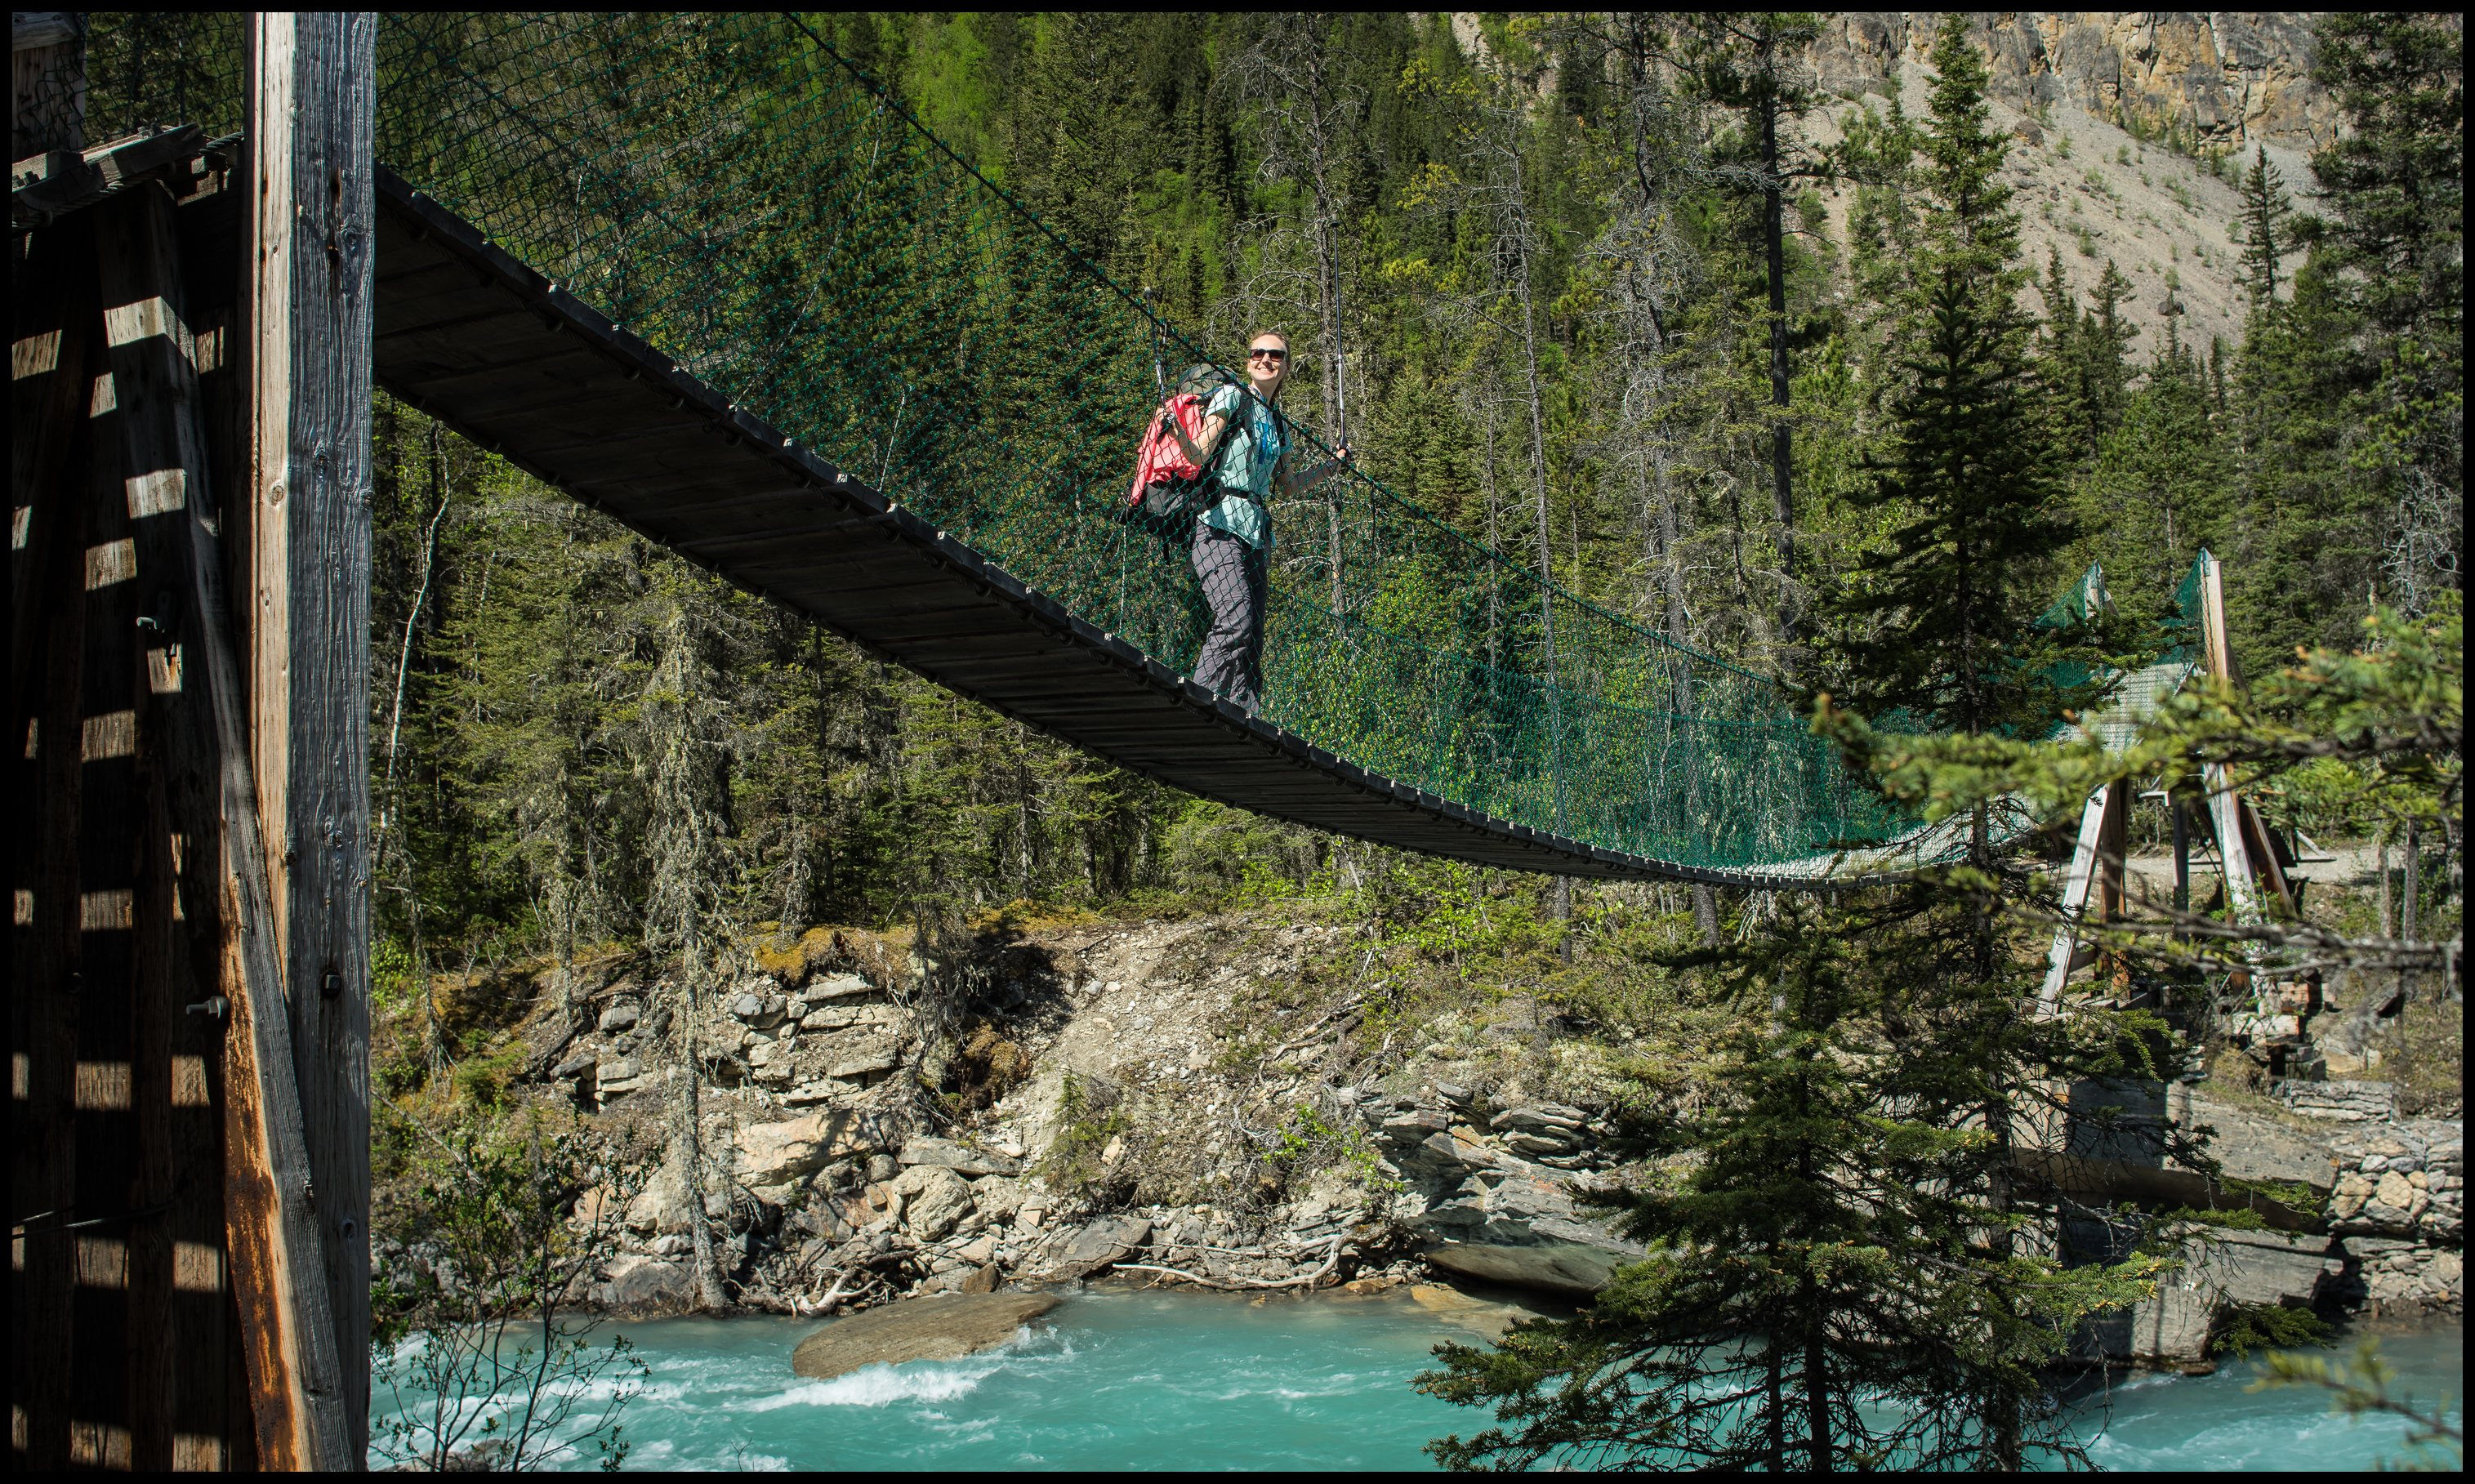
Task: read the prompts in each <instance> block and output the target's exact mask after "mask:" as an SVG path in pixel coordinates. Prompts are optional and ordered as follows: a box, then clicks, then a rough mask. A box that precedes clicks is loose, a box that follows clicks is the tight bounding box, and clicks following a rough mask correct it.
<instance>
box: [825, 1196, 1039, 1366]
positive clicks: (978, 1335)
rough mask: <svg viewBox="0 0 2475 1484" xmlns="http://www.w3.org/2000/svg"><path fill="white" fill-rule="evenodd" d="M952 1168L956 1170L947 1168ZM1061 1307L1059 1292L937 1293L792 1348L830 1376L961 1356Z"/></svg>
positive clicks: (834, 1327)
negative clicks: (1057, 1294)
mask: <svg viewBox="0 0 2475 1484" xmlns="http://www.w3.org/2000/svg"><path fill="white" fill-rule="evenodd" d="M947 1173H948V1174H950V1173H951V1172H947ZM1055 1307H1057V1296H1056V1295H1054V1294H1025V1293H986V1294H937V1295H934V1296H932V1297H929V1298H924V1299H906V1300H904V1301H903V1302H899V1303H889V1304H887V1305H886V1306H885V1307H883V1308H877V1309H868V1310H865V1311H863V1312H861V1313H858V1314H854V1315H852V1316H851V1317H850V1318H848V1319H838V1320H836V1321H834V1322H833V1323H832V1324H830V1325H827V1326H825V1327H823V1328H822V1329H820V1330H818V1331H817V1332H816V1333H814V1334H812V1335H810V1336H808V1337H807V1338H806V1339H804V1340H801V1341H800V1342H799V1348H798V1349H797V1350H793V1351H792V1352H791V1370H792V1372H793V1373H794V1374H796V1375H804V1376H809V1377H811V1378H814V1379H817V1380H828V1379H831V1378H832V1377H834V1376H837V1375H848V1374H849V1373H851V1372H853V1371H856V1370H858V1369H859V1368H860V1367H862V1366H878V1365H884V1366H898V1365H901V1364H903V1363H904V1362H905V1361H912V1360H960V1359H962V1358H963V1357H964V1356H966V1355H969V1354H974V1353H977V1352H978V1351H980V1350H988V1349H990V1348H991V1347H992V1346H998V1345H1003V1344H1004V1343H1005V1342H1006V1341H1008V1340H1010V1339H1013V1338H1014V1335H1015V1331H1017V1330H1018V1329H1020V1328H1021V1327H1022V1326H1024V1325H1025V1324H1028V1323H1029V1322H1030V1321H1032V1320H1034V1319H1037V1318H1039V1317H1040V1316H1041V1315H1042V1314H1045V1313H1047V1312H1048V1311H1049V1310H1050V1309H1053V1308H1055Z"/></svg>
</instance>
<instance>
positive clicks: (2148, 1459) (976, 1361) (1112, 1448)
mask: <svg viewBox="0 0 2475 1484" xmlns="http://www.w3.org/2000/svg"><path fill="white" fill-rule="evenodd" d="M816 1327H817V1326H816V1323H815V1322H814V1321H796V1320H776V1319H761V1318H758V1319H729V1320H716V1321H698V1320H666V1321H661V1322H657V1323H649V1324H636V1325H630V1326H625V1332H626V1333H627V1334H628V1336H629V1337H630V1338H631V1339H632V1340H633V1341H634V1342H635V1343H636V1345H637V1346H638V1347H639V1348H640V1352H641V1353H642V1354H643V1356H644V1357H645V1358H646V1360H647V1361H648V1362H649V1367H650V1370H649V1375H647V1376H646V1377H645V1379H644V1382H643V1391H642V1393H641V1394H640V1395H639V1396H638V1397H637V1398H636V1399H635V1400H634V1401H633V1403H632V1404H630V1405H629V1406H628V1408H627V1409H626V1413H625V1424H626V1434H627V1438H628V1440H629V1443H630V1446H631V1452H630V1455H629V1457H628V1459H627V1461H626V1464H627V1467H628V1468H629V1469H630V1470H635V1469H664V1470H667V1469H768V1470H772V1469H798V1470H811V1469H816V1470H823V1469H834V1470H879V1469H1006V1470H1025V1469H1030V1470H1093V1469H1098V1470H1126V1469H1145V1470H1156V1469H1283V1470H1292V1469H1313V1470H1360V1469H1416V1468H1424V1467H1431V1466H1432V1461H1431V1460H1429V1459H1428V1458H1427V1457H1426V1456H1425V1455H1424V1454H1423V1453H1422V1452H1421V1451H1420V1448H1421V1446H1422V1445H1424V1444H1425V1443H1426V1442H1427V1441H1428V1440H1429V1439H1431V1438H1434V1437H1436V1436H1439V1435H1441V1434H1443V1433H1447V1432H1452V1431H1456V1430H1458V1431H1463V1432H1467V1431H1472V1430H1475V1429H1476V1428H1477V1427H1479V1426H1483V1425H1484V1423H1485V1419H1484V1418H1483V1417H1482V1416H1480V1415H1478V1414H1475V1413H1472V1412H1469V1411H1465V1410H1462V1409H1460V1408H1456V1407H1452V1406H1448V1405H1446V1404H1444V1403H1442V1402H1439V1401H1436V1400H1434V1399H1432V1398H1429V1397H1426V1396H1423V1395H1421V1394H1420V1393H1418V1392H1415V1391H1412V1390H1411V1389H1410V1388H1409V1377H1410V1376H1411V1375H1415V1374H1416V1373H1418V1372H1419V1371H1421V1370H1423V1369H1426V1368H1427V1367H1428V1366H1430V1365H1431V1364H1432V1360H1431V1357H1430V1355H1429V1353H1428V1352H1429V1350H1430V1349H1431V1348H1432V1347H1433V1346H1434V1345H1435V1344H1436V1343H1438V1342H1439V1341H1444V1340H1460V1341H1467V1340H1469V1339H1471V1338H1472V1334H1471V1331H1469V1330H1467V1329H1463V1328H1459V1327H1457V1326H1455V1325H1454V1324H1452V1323H1451V1322H1450V1321H1449V1320H1448V1319H1447V1318H1444V1317H1439V1316H1438V1315H1437V1314H1436V1313H1434V1312H1433V1311H1430V1310H1428V1309H1425V1308H1422V1307H1420V1306H1419V1305H1417V1304H1415V1303H1413V1302H1409V1301H1408V1300H1407V1299H1404V1298H1401V1297H1399V1296H1396V1295H1385V1296H1382V1297H1378V1298H1369V1299H1356V1300H1353V1299H1348V1298H1336V1299H1317V1300H1312V1301H1305V1302H1299V1301H1293V1300H1275V1301H1270V1302H1262V1303H1253V1302H1247V1301H1245V1300H1243V1299H1223V1298H1219V1297H1213V1296H1197V1295H1191V1294H1180V1295H1167V1294H1124V1293H1116V1294H1110V1293H1100V1294H1090V1295H1083V1296H1078V1297H1076V1298H1073V1299H1070V1300H1068V1301H1067V1302H1066V1303H1065V1304H1064V1305H1063V1306H1061V1307H1059V1308H1058V1309H1057V1310H1055V1311H1054V1312H1052V1313H1050V1314H1049V1315H1048V1316H1046V1318H1044V1319H1042V1320H1041V1321H1038V1322H1036V1323H1035V1324H1034V1325H1033V1326H1030V1327H1029V1328H1028V1329H1026V1330H1025V1331H1024V1332H1023V1333H1021V1334H1020V1335H1018V1336H1017V1339H1016V1340H1015V1342H1014V1343H1013V1344H1011V1345H1008V1346H1005V1347H1002V1348H1000V1349H998V1350H991V1351H988V1352H986V1353H983V1354H980V1355H976V1356H973V1357H971V1358H969V1359H967V1360H959V1361H950V1362H935V1361H924V1362H915V1363H913V1364H910V1365H906V1366H901V1367H894V1368H889V1367H883V1366H876V1367H870V1368H869V1369H867V1370H863V1371H860V1372H857V1373H854V1374H852V1375H845V1376H843V1377H840V1378H838V1379H835V1380H830V1381H812V1380H802V1379H799V1378H797V1377H796V1376H794V1375H791V1369H790V1360H791V1350H792V1347H793V1346H794V1345H795V1344H796V1343H797V1341H798V1340H799V1338H800V1337H801V1336H803V1335H805V1334H808V1333H810V1332H811V1331H813V1330H814V1329H815V1328H816ZM2462 1341H2463V1328H2462V1327H2460V1326H2448V1327H2444V1328H2432V1329H2422V1330H2415V1331H2410V1332H2396V1333H2389V1334H2386V1335H2384V1337H2383V1353H2384V1354H2385V1356H2386V1357H2387V1358H2388V1359H2389V1362H2390V1363H2391V1364H2392V1365H2393V1366H2395V1367H2396V1368H2397V1370H2398V1371H2399V1373H2400V1375H2401V1377H2402V1383H2401V1384H2402V1389H2403V1390H2405V1391H2407V1392H2410V1393H2412V1394H2413V1395H2414V1396H2415V1397H2417V1398H2419V1399H2447V1400H2448V1401H2449V1402H2450V1403H2451V1404H2452V1406H2453V1408H2455V1407H2456V1405H2457V1402H2458V1400H2459V1399H2460V1398H2461V1396H2462V1394H2463V1393H2462V1381H2463V1375H2464V1359H2463V1347H2462ZM2251 1379H2252V1367H2250V1366H2249V1365H2247V1364H2244V1363H2242V1362H2235V1363H2231V1364H2229V1365H2227V1366H2226V1367H2224V1368H2223V1369H2221V1370H2220V1371H2219V1372H2218V1374H2217V1375H2212V1376H2206V1377H2196V1378H2184V1377H2167V1376H2139V1377H2134V1378H2132V1379H2130V1380H2128V1381H2125V1382H2118V1383H2117V1384H2116V1385H2115V1386H2114V1387H2113V1388H2112V1389H2111V1391H2110V1392H2109V1393H2106V1394H2104V1395H2102V1396H2101V1397H2098V1398H2095V1399H2085V1400H2083V1401H2081V1402H2079V1403H2077V1412H2076V1414H2075V1415H2076V1416H2077V1417H2078V1418H2079V1426H2080V1428H2081V1431H2082V1435H2083V1436H2084V1437H2086V1438H2088V1439H2090V1440H2091V1441H2090V1453H2091V1456H2092V1457H2093V1458H2094V1460H2095V1462H2096V1463H2097V1464H2098V1465H2100V1466H2101V1467H2105V1468H2109V1469H2119V1470H2168V1469H2172V1470H2208V1471H2258V1470H2291V1469H2318V1470H2359V1469H2372V1468H2377V1467H2380V1466H2381V1465H2382V1464H2383V1462H2384V1461H2386V1462H2388V1463H2389V1464H2390V1465H2392V1466H2395V1465H2396V1464H2399V1463H2404V1462H2407V1461H2408V1459H2407V1458H2406V1456H2405V1454H2404V1451H2403V1448H2402V1441H2401V1440H2402V1436H2403V1431H2404V1429H2403V1425H2402V1424H2401V1423H2396V1422H2394V1421H2389V1420H2367V1421H2362V1422H2356V1421H2350V1420H2348V1419H2346V1418H2343V1417H2340V1416H2335V1415H2332V1414H2331V1413H2330V1412H2329V1410H2328V1407H2327V1405H2326V1403H2325V1401H2324V1399H2322V1397H2321V1395H2320V1394H2319V1393H2317V1392H2306V1391H2300V1390H2286V1391H2268V1392H2256V1391H2252V1390H2250V1389H2249V1386H2250V1382H2251ZM377 1401H378V1409H379V1410H380V1413H381V1414H383V1413H384V1412H385V1411H386V1409H387V1401H388V1399H387V1398H386V1396H385V1395H384V1393H383V1392H381V1394H380V1397H379V1398H378V1399H377ZM2454 1415H2461V1416H2463V1412H2457V1413H2455V1414H2454ZM380 1422H381V1423H383V1417H381V1419H380ZM375 1461H377V1460H374V1462H375ZM570 1466H571V1467H578V1468H582V1467H590V1466H591V1460H588V1459H580V1458H579V1459H573V1460H571V1461H570Z"/></svg>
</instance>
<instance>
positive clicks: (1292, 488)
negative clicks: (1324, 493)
mask: <svg viewBox="0 0 2475 1484" xmlns="http://www.w3.org/2000/svg"><path fill="white" fill-rule="evenodd" d="M1350 462H1351V460H1350V452H1349V446H1348V445H1347V444H1343V445H1341V446H1340V447H1339V448H1337V449H1335V450H1332V457H1330V458H1328V459H1326V460H1324V461H1323V462H1322V463H1320V464H1317V465H1316V466H1315V467H1313V468H1312V469H1310V470H1308V471H1307V472H1306V473H1305V474H1297V475H1294V476H1293V475H1290V474H1287V473H1286V472H1284V473H1281V474H1276V475H1275V477H1277V478H1279V479H1280V481H1281V493H1282V494H1283V495H1286V496H1287V497H1288V498H1289V499H1297V498H1298V497H1299V496H1301V495H1304V494H1307V493H1308V492H1309V491H1311V490H1312V489H1313V488H1314V487H1315V486H1316V485H1318V484H1321V483H1323V482H1324V481H1325V480H1326V479H1329V478H1331V477H1332V476H1333V475H1335V474H1338V473H1340V472H1341V471H1342V470H1343V469H1346V468H1348V467H1349V464H1350ZM1288 463H1289V461H1288V458H1287V455H1284V456H1283V457H1282V459H1281V468H1282V470H1283V471H1287V468H1288Z"/></svg>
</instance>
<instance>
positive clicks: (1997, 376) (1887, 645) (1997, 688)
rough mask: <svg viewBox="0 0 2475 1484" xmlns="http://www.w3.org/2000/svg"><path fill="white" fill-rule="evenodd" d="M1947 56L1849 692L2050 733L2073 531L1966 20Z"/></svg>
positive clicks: (1970, 723) (1976, 726)
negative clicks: (2047, 672) (2055, 646)
mask: <svg viewBox="0 0 2475 1484" xmlns="http://www.w3.org/2000/svg"><path fill="white" fill-rule="evenodd" d="M1934 61H1935V65H1936V66H1937V67H1939V68H1941V69H1942V73H1941V76H1940V77H1939V78H1938V80H1937V81H1936V83H1935V85H1934V88H1933V93H1932V99H1933V118H1932V128H1931V129H1930V131H1929V132H1928V134H1926V136H1925V140H1924V158H1925V165H1924V171H1923V177H1922V178H1923V182H1924V185H1925V187H1926V190H1927V193H1928V196H1927V199H1928V206H1927V208H1926V241H1925V246H1924V252H1923V253H1922V254H1921V255H1919V258H1918V261H1917V263H1916V267H1915V272H1914V274H1913V277H1912V279H1911V280H1910V283H1909V285H1908V288H1907V298H1908V302H1909V328H1908V329H1907V331H1906V334H1905V336H1904V338H1905V339H1906V340H1907V341H1908V343H1909V344H1910V345H1911V346H1913V347H1914V349H1912V350H1911V351H1910V352H1909V353H1908V354H1907V355H1906V356H1905V357H1904V358H1903V359H1902V362H1901V366H1900V369H1901V371H1902V372H1903V373H1904V380H1903V382H1902V384H1901V387H1900V390H1899V392H1898V393H1897V394H1896V395H1895V396H1894V399H1893V402H1892V406H1891V409H1890V412H1891V420H1892V426H1891V428H1890V431H1889V436H1888V438H1887V440H1886V441H1887V443H1888V449H1887V450H1886V451H1885V452H1884V453H1883V454H1882V455H1881V456H1880V457H1879V458H1878V459H1877V460H1875V462H1874V463H1873V464H1872V466H1871V474H1872V477H1871V479H1870V481H1868V483H1867V484H1866V485H1865V486H1864V487H1862V488H1860V490H1859V491H1858V492H1857V493H1856V496H1855V499H1856V502H1857V503H1858V504H1859V505H1860V506H1863V507H1865V508H1869V509H1875V510H1879V511H1881V512H1882V513H1883V515H1884V516H1885V517H1886V518H1887V520H1888V523H1889V529H1888V532H1887V535H1886V538H1885V539H1884V540H1883V542H1882V543H1881V544H1880V545H1879V546H1878V547H1875V548H1874V549H1872V550H1870V551H1868V552H1867V553H1865V554H1864V555H1863V556H1861V557H1860V558H1859V559H1858V562H1857V564H1856V568H1855V572H1853V573H1852V574H1851V579H1850V582H1849V583H1848V584H1847V585H1846V587H1845V588H1844V589H1843V591H1842V593H1841V595H1840V596H1839V597H1838V599H1837V601H1836V603H1835V604H1834V606H1835V608H1836V610H1837V614H1838V617H1839V618H1840V619H1841V620H1842V625H1843V626H1842V630H1841V639H1840V644H1839V649H1840V653H1839V668H1840V677H1841V683H1842V684H1843V686H1844V687H1845V688H1846V689H1845V690H1844V691H1843V692H1842V695H1843V698H1844V699H1846V700H1847V701H1848V702H1849V703H1850V704H1852V705H1854V706H1856V707H1857V708H1858V709H1859V710H1861V711H1864V712H1867V713H1868V714H1871V715H1876V716H1880V715H1885V714H1888V713H1892V712H1903V713H1906V714H1907V715H1908V716H1910V717H1911V718H1914V722H1915V724H1917V725H1920V726H1931V727H1935V728H1940V729H1947V730H1955V731H1964V732H1988V731H1995V730H1999V729H2005V728H2013V727H2037V728H2042V727H2043V726H2045V725H2046V724H2047V722H2048V721H2049V720H2050V718H2052V717H2053V716H2054V715H2055V714H2056V708H2057V707H2058V706H2059V705H2061V704H2063V703H2064V702H2063V701H2062V700H2060V699H2059V698H2058V697H2057V696H2056V695H2055V694H2054V693H2052V692H2051V690H2050V688H2049V687H2048V686H2046V684H2045V683H2043V682H2041V681H2039V680H2037V679H2035V678H2033V677H2034V675H2035V674H2036V673H2037V672H2038V668H2037V667H2035V666H2032V665H2030V664H2029V663H2027V662H2028V661H2029V659H2030V655H2029V650H2030V649H2038V648H2041V647H2042V646H2043V645H2045V644H2046V640H2044V639H2042V638H2040V637H2039V636H2038V635H2037V634H2035V633H2034V632H2033V631H2032V630H2031V629H2030V627H2029V621H2028V620H2031V619H2032V618H2034V617H2035V616H2036V614H2037V613H2039V612H2040V611H2041V610H2042V609H2043V608H2044V606H2045V603H2046V599H2047V597H2049V596H2050V592H2049V589H2050V587H2051V573H2052V570H2053V557H2054V553H2055V552H2057V551H2058V550H2060V549H2061V548H2062V547H2063V546H2064V545H2065V544H2066V543H2067V542H2068V541H2069V540H2070V539H2071V535H2072V532H2073V527H2072V525H2071V522H2070V520H2069V519H2068V517H2067V516H2066V515H2065V514H2064V513H2063V510H2062V507H2061V501H2060V500H2059V499H2058V496H2059V494H2060V487H2059V482H2058V480H2057V478H2056V475H2055V465H2056V450H2054V448H2053V444H2052V440H2051V438H2050V436H2049V432H2048V428H2049V423H2048V419H2047V412H2046V406H2045V404H2044V399H2043V397H2042V395H2041V389H2040V387H2039V384H2038V381H2037V378H2036V377H2034V376H2033V375H2032V369H2031V366H2030V363H2029V360H2028V351H2029V341H2030V334H2031V326H2030V325H2029V323H2028V321H2027V318H2026V317H2025V316H2024V315H2022V313H2021V312H2020V310H2019V309H2018V307H2017V306H2016V304H2015V303H2014V298H2015V295H2016V291H2017V289H2018V286H2019V283H2020V270H2019V268H2018V267H2017V265H2016V262H2015V259H2016V257H2017V255H2018V248H2019V216H2018V213H2017V212H2016V211H2014V210H2013V209H2012V207H2011V193H2010V191H2009V188H2008V187H2006V186H2004V185H2002V184H2001V182H2000V179H1999V175H1998V172H1999V169H2000V166H2001V160H2002V155H2003V150H2004V139H2003V137H2002V136H2001V135H1999V134H1996V133H1994V131H1993V128H1992V121H1991V115H1990V113H1989V111H1988V109H1987V106H1986V101H1985V92H1986V86H1987V82H1988V76H1987V73H1986V70H1985V64H1984V62H1983V61H1982V60H1981V59H1979V58H1978V56H1977V55H1976V52H1975V49H1974V47H1973V44H1972V43H1971V41H1970V40H1969V38H1968V33H1967V26H1966V23H1965V22H1964V21H1961V20H1960V19H1958V18H1957V17H1952V18H1951V19H1949V20H1948V21H1947V22H1946V23H1945V25H1944V28H1943V31H1942V35H1941V38H1940V39H1939V41H1938V42H1937V44H1936V46H1935V49H1934ZM2111 344H2112V342H2109V341H2104V340H2100V341H2099V345H2100V347H2101V348H2110V346H2111Z"/></svg>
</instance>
